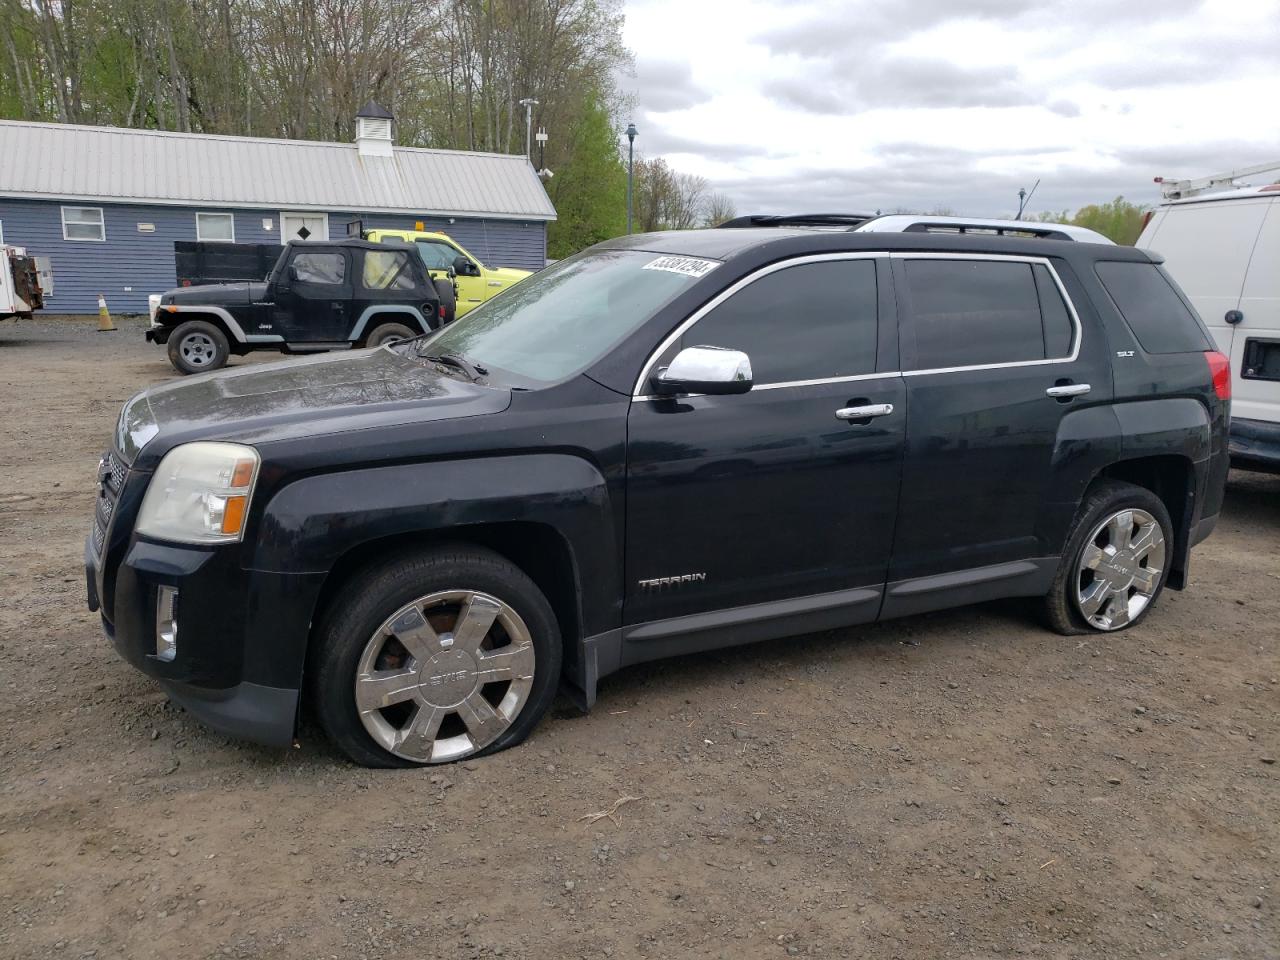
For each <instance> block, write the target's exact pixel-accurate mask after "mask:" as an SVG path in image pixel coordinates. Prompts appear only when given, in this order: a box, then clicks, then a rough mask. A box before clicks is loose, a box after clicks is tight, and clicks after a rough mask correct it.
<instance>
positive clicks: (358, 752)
mask: <svg viewBox="0 0 1280 960" xmlns="http://www.w3.org/2000/svg"><path fill="white" fill-rule="evenodd" d="M561 659H562V647H561V638H560V630H559V626H558V624H557V622H556V618H555V614H554V612H553V611H552V609H551V605H550V604H549V603H548V602H547V599H546V597H544V596H543V594H542V592H541V591H540V590H539V589H538V588H537V586H536V585H534V583H533V581H532V580H530V579H529V577H528V576H526V575H525V574H524V573H523V572H522V571H521V570H520V569H519V568H517V567H516V566H515V565H513V564H512V563H510V562H509V561H507V560H506V559H504V558H503V557H501V556H499V555H498V554H496V553H493V552H491V551H488V550H483V549H478V548H474V547H452V548H437V549H434V550H430V551H426V552H421V553H410V554H401V555H400V556H398V557H392V558H389V559H388V560H386V561H384V562H382V563H380V564H377V565H375V566H373V567H370V568H368V569H366V570H365V571H363V572H362V573H360V574H358V575H357V576H355V577H354V578H353V579H352V580H351V581H350V582H348V583H347V585H346V586H345V587H344V588H343V589H342V591H341V593H340V594H339V595H338V597H337V598H336V599H335V601H334V603H333V605H332V607H331V608H330V610H329V612H328V614H326V616H325V617H324V619H323V621H322V622H321V624H320V627H319V630H318V631H317V636H316V648H315V655H314V657H313V659H312V662H311V664H310V665H309V672H310V675H311V681H312V683H311V692H312V696H313V697H314V703H315V707H316V713H317V715H318V719H319V721H320V725H321V726H322V727H323V729H324V731H325V733H326V734H327V735H328V736H329V739H330V740H332V741H333V743H334V744H335V745H336V746H337V747H338V748H339V749H340V750H341V751H342V752H343V753H345V754H346V755H347V756H348V757H350V758H351V759H352V760H354V761H355V762H356V763H359V764H362V765H364V766H367V767H408V766H421V765H427V764H436V763H447V762H449V761H453V760H462V759H465V758H467V757H473V756H478V755H482V754H489V753H495V752H497V751H499V750H505V749H506V748H507V747H510V746H514V745H515V744H517V743H519V742H520V741H522V740H523V739H524V738H525V737H527V736H528V735H529V733H530V732H531V731H532V730H533V728H534V727H535V726H536V725H537V723H538V721H539V720H540V719H541V718H542V715H543V714H544V713H546V711H547V709H548V708H549V707H550V706H551V702H552V700H553V699H554V698H555V693H556V689H557V686H558V684H559V679H560V664H561Z"/></svg>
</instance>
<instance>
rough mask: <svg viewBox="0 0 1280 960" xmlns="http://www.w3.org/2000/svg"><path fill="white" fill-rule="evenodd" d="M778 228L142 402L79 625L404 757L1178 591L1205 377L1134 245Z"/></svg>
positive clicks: (183, 695)
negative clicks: (924, 627) (777, 661)
mask: <svg viewBox="0 0 1280 960" xmlns="http://www.w3.org/2000/svg"><path fill="white" fill-rule="evenodd" d="M808 219H810V220H815V221H816V222H817V224H818V225H819V226H825V227H827V229H818V230H815V229H807V228H804V227H794V226H789V225H787V224H786V221H779V220H776V219H775V220H774V221H771V222H774V223H777V224H779V225H775V226H766V227H757V226H747V227H742V228H734V229H714V230H697V231H690V232H673V233H655V234H648V235H641V236H631V237H625V238H619V239H616V240H611V241H609V242H606V243H602V244H599V245H597V246H595V247H592V248H590V249H589V250H586V251H584V252H582V253H580V254H578V255H576V256H573V257H571V258H569V259H567V260H564V261H561V262H560V263H557V264H555V265H553V266H551V267H549V268H548V269H546V270H543V271H542V272H540V273H538V274H536V275H534V276H532V277H530V278H529V279H527V280H524V281H522V282H521V283H519V284H517V285H515V286H514V287H512V288H511V289H510V290H509V291H507V292H505V293H504V294H503V295H502V296H501V297H497V298H495V299H494V300H492V301H490V302H489V303H486V304H484V305H482V306H480V307H478V308H476V309H475V310H474V311H472V312H471V313H470V314H468V315H467V316H466V317H464V318H462V319H460V320H459V321H457V322H456V323H455V324H452V325H450V326H447V327H444V328H443V329H441V330H439V331H436V332H434V333H432V334H429V335H426V336H423V337H420V338H418V339H414V340H408V341H404V342H399V343H394V344H390V345H385V346H383V347H380V348H377V349H371V350H363V351H358V352H355V353H350V354H346V355H339V354H330V355H326V356H318V357H314V358H308V359H305V360H302V361H295V362H290V363H282V364H273V365H269V366H255V367H252V368H249V369H241V370H234V371H226V372H223V373H217V374H211V375H207V376H202V377H199V378H196V379H193V380H189V381H184V382H176V383H170V384H166V385H163V386H157V387H153V388H152V389H149V390H146V391H144V392H142V393H140V394H138V395H137V396H136V397H134V398H133V399H132V400H130V401H129V402H128V403H127V404H125V406H124V410H123V412H122V413H121V415H120V420H119V426H118V429H117V431H116V435H115V438H114V441H113V444H112V448H111V450H110V451H109V452H108V453H107V454H106V456H105V457H104V458H103V461H102V466H101V469H100V471H99V483H100V490H99V496H98V503H97V512H96V516H95V519H94V521H93V525H92V532H91V534H90V536H89V539H88V542H87V544H86V547H85V565H86V569H87V574H88V593H89V606H90V609H92V610H99V609H100V610H101V613H102V624H103V627H104V629H105V630H106V633H107V635H108V636H109V637H110V638H111V639H112V641H113V642H114V644H115V646H116V647H117V649H118V650H119V652H120V653H121V655H122V656H124V657H125V658H126V659H127V660H128V661H129V662H130V663H132V664H133V665H134V666H136V667H137V668H138V669H140V670H143V671H144V672H146V673H148V674H150V675H152V676H153V677H155V678H156V679H157V680H158V681H159V682H160V683H161V684H162V685H163V686H164V688H165V689H166V690H167V691H168V692H169V693H170V695H171V696H172V697H173V698H174V699H175V700H177V701H178V702H179V703H181V704H182V705H184V706H185V707H186V708H187V709H189V710H190V711H191V712H192V713H193V714H195V715H196V716H198V717H200V718H201V719H203V720H204V721H205V722H207V723H208V724H209V725H210V726H212V727H215V728H216V729H218V730H221V731H224V732H227V733H230V734H233V735H239V736H242V737H246V738H250V739H253V740H258V741H261V742H263V743H267V744H278V745H286V744H289V743H290V742H291V741H292V740H293V739H294V735H295V724H296V718H297V715H298V713H299V709H300V707H302V706H306V707H307V708H308V709H309V710H310V711H312V712H314V714H315V715H316V716H317V717H318V719H319V722H320V724H321V725H322V727H323V728H324V730H325V731H327V733H328V735H329V736H330V737H331V738H332V739H333V741H334V742H335V743H336V744H337V745H338V746H339V747H340V748H341V749H342V750H343V751H344V752H345V753H346V754H347V755H348V756H350V757H351V758H352V759H353V760H355V761H357V762H359V763H362V764H368V765H370V766H398V765H400V766H403V765H412V764H425V763H438V762H441V761H448V760H456V759H458V758H462V757H467V756H471V755H474V754H477V753H488V752H493V751H496V750H501V749H503V748H504V747H508V746H511V745H512V744H515V743H518V742H519V741H520V740H521V739H522V738H523V737H525V736H526V735H527V734H528V733H529V732H530V730H531V729H532V728H533V727H534V725H535V724H536V723H537V722H538V719H539V718H540V717H541V716H542V714H543V713H544V712H545V711H546V710H547V707H548V705H549V704H550V703H551V700H552V698H553V696H554V695H555V693H556V690H557V688H558V687H560V686H561V684H562V683H563V684H564V686H565V687H566V689H567V690H568V691H569V692H570V693H571V694H573V695H574V696H576V698H577V700H578V702H579V703H580V704H581V705H582V706H583V707H584V708H586V707H589V706H590V705H591V703H592V702H593V701H594V699H595V694H596V685H597V683H598V682H599V681H600V679H601V678H602V677H605V676H606V675H608V674H610V673H612V672H614V671H616V670H618V669H620V668H622V667H625V666H627V665H628V664H634V663H639V662H641V661H645V660H652V659H655V658H658V657H667V656H672V655H675V654H682V653H688V652H690V651H695V650H706V649H709V648H713V647H723V646H729V645H733V644H741V643H748V642H752V641H759V640H766V639H770V638H776V637H784V636H789V635H793V634H800V633H805V632H809V631H814V630H827V629H832V628H836V627H844V626H848V625H850V624H860V623H867V622H870V621H874V620H881V619H886V618H890V617H900V616H905V615H910V614H915V613H920V612H923V611H927V610H937V609H940V608H945V607H955V606H960V605H962V604H968V603H973V602H975V601H983V600H989V599H992V598H997V597H1039V598H1043V606H1044V611H1045V616H1046V618H1047V622H1048V623H1049V624H1050V625H1051V626H1052V628H1053V629H1055V630H1057V631H1058V632H1060V633H1063V634H1076V633H1088V632H1108V631H1116V630H1122V629H1125V628H1128V627H1131V626H1133V625H1134V624H1136V623H1138V622H1139V621H1141V620H1142V618H1143V617H1145V616H1146V615H1148V613H1149V612H1150V610H1151V607H1152V605H1153V604H1154V603H1155V601H1156V600H1157V599H1158V598H1159V596H1160V592H1161V590H1162V589H1163V588H1164V587H1165V586H1166V585H1168V586H1169V587H1171V588H1173V589H1181V588H1182V587H1183V586H1184V585H1185V584H1186V582H1187V577H1188V560H1189V554H1190V551H1191V548H1192V547H1193V546H1194V545H1195V544H1197V543H1199V542H1200V541H1201V540H1203V539H1204V538H1205V537H1206V536H1207V535H1208V534H1209V533H1210V531H1211V530H1212V529H1213V526H1214V522H1215V521H1216V519H1217V516H1218V510H1219V506H1220V505H1221V502H1222V495H1223V485H1224V479H1225V476H1226V472H1227V450H1226V439H1227V418H1228V390H1229V377H1228V371H1227V366H1226V361H1225V360H1224V358H1223V357H1222V356H1221V355H1220V354H1218V353H1217V352H1215V350H1214V348H1213V344H1212V343H1211V342H1210V340H1209V338H1208V335H1207V334H1206V332H1205V330H1204V327H1203V325H1202V324H1201V322H1200V320H1199V319H1198V318H1197V316H1196V314H1195V313H1194V311H1193V310H1192V309H1191V307H1190V306H1189V305H1188V303H1187V301H1186V299H1185V298H1184V297H1183V296H1182V294H1181V293H1180V292H1179V291H1178V289H1177V288H1176V287H1175V286H1174V284H1173V283H1172V282H1171V281H1170V280H1169V278H1168V277H1167V276H1166V275H1165V273H1164V271H1163V270H1162V269H1161V267H1160V266H1159V261H1158V258H1157V257H1155V256H1153V255H1152V254H1149V253H1147V252H1145V251H1142V250H1135V249H1132V248H1125V247H1117V246H1111V245H1104V244H1100V243H1087V242H1079V241H1078V240H1072V239H1066V240H1063V239H1046V238H1045V237H1044V236H1043V235H1041V236H1035V235H1025V234H1029V233H1030V231H1031V229H1032V228H1028V230H1027V231H1021V230H1014V229H1003V228H998V227H997V228H990V227H988V228H984V229H986V231H987V232H986V233H982V232H974V231H972V230H965V229H959V230H957V229H955V228H954V227H952V226H949V225H944V226H943V227H942V228H940V229H944V230H949V231H950V232H943V233H936V232H930V231H931V229H932V228H931V227H929V226H928V225H925V226H924V227H919V226H917V225H914V224H909V225H907V226H905V227H903V228H901V229H896V230H895V231H894V232H889V231H887V230H883V229H882V230H880V231H877V229H876V221H871V222H870V223H869V224H860V225H858V226H857V227H855V229H854V230H849V229H847V225H840V228H839V229H832V226H833V224H836V225H839V221H829V220H823V219H822V218H808ZM863 227H868V228H869V229H863Z"/></svg>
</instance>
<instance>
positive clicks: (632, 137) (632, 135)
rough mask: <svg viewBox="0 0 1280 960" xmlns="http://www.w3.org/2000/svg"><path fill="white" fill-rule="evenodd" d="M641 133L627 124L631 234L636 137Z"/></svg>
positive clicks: (628, 217) (628, 220)
mask: <svg viewBox="0 0 1280 960" xmlns="http://www.w3.org/2000/svg"><path fill="white" fill-rule="evenodd" d="M639 132H640V131H639V130H637V129H636V125H635V124H634V123H628V124H627V233H630V232H631V195H632V190H633V187H632V184H633V182H634V181H635V162H636V135H637V134H638V133H639Z"/></svg>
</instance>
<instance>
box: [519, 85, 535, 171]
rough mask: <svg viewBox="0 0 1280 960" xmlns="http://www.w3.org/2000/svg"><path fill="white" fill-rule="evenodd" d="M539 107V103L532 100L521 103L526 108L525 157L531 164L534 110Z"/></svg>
mask: <svg viewBox="0 0 1280 960" xmlns="http://www.w3.org/2000/svg"><path fill="white" fill-rule="evenodd" d="M537 105H538V101H537V100H534V99H532V98H529V99H525V100H521V101H520V106H522V107H524V155H525V158H526V159H527V160H528V161H529V162H530V163H533V108H534V107H536V106H537Z"/></svg>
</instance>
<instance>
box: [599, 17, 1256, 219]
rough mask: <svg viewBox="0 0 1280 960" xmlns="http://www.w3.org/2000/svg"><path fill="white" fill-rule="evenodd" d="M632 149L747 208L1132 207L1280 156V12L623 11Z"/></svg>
mask: <svg viewBox="0 0 1280 960" xmlns="http://www.w3.org/2000/svg"><path fill="white" fill-rule="evenodd" d="M626 18H627V22H626V30H625V37H626V41H627V45H628V46H629V47H630V48H631V49H632V51H633V52H634V54H635V58H636V64H635V74H634V76H631V77H626V78H624V79H623V86H624V88H626V89H628V90H630V91H631V92H632V93H633V95H634V97H635V104H636V108H635V114H634V119H635V123H636V126H637V127H638V128H639V130H640V137H639V138H638V139H637V141H636V146H637V147H638V148H641V149H642V152H643V153H644V154H645V155H647V156H662V157H665V158H666V159H667V160H668V162H670V163H671V164H672V166H674V167H676V168H677V169H679V170H683V171H688V172H690V173H696V174H700V175H702V176H704V177H706V178H707V179H708V180H709V181H710V182H711V184H712V186H713V187H715V188H717V189H720V190H723V191H724V192H726V193H727V194H729V196H730V197H732V199H733V200H734V202H735V203H736V204H737V207H738V211H739V212H740V213H746V212H765V213H779V212H785V211H791V212H796V211H806V212H807V211H815V210H826V211H850V212H852V211H861V210H875V209H882V210H884V211H886V212H888V211H890V210H893V209H898V208H906V209H911V210H926V211H927V210H933V209H935V208H939V207H946V208H950V209H952V210H954V211H955V212H957V213H961V214H970V215H974V216H978V215H989V216H999V215H1005V216H1008V215H1011V214H1012V213H1014V212H1015V211H1016V210H1017V203H1018V199H1017V191H1018V188H1019V187H1020V186H1026V187H1027V189H1030V188H1031V186H1032V184H1034V183H1035V181H1036V179H1037V178H1040V179H1041V183H1040V187H1039V189H1038V190H1037V191H1036V194H1035V196H1034V198H1033V200H1032V202H1031V205H1030V207H1029V209H1030V210H1031V211H1033V212H1037V211H1041V210H1062V209H1072V210H1074V209H1075V208H1077V207H1079V206H1082V205H1084V204H1086V203H1093V202H1097V201H1103V200H1108V199H1111V198H1112V197H1115V196H1117V195H1120V194H1123V195H1124V196H1125V197H1126V198H1128V199H1130V200H1134V201H1138V202H1143V203H1153V202H1155V201H1156V200H1157V199H1158V197H1159V191H1158V188H1157V187H1156V186H1155V185H1154V184H1153V183H1152V178H1153V177H1154V176H1156V175H1161V174H1162V175H1166V176H1169V175H1182V176H1199V175H1205V174H1209V173H1218V172H1221V171H1223V170H1227V169H1231V168H1235V167H1241V166H1246V165H1248V164H1253V163H1261V162H1264V161H1269V160H1276V161H1280V0H831V2H823V0H772V2H768V0H766V2H761V0H627V2H626Z"/></svg>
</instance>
